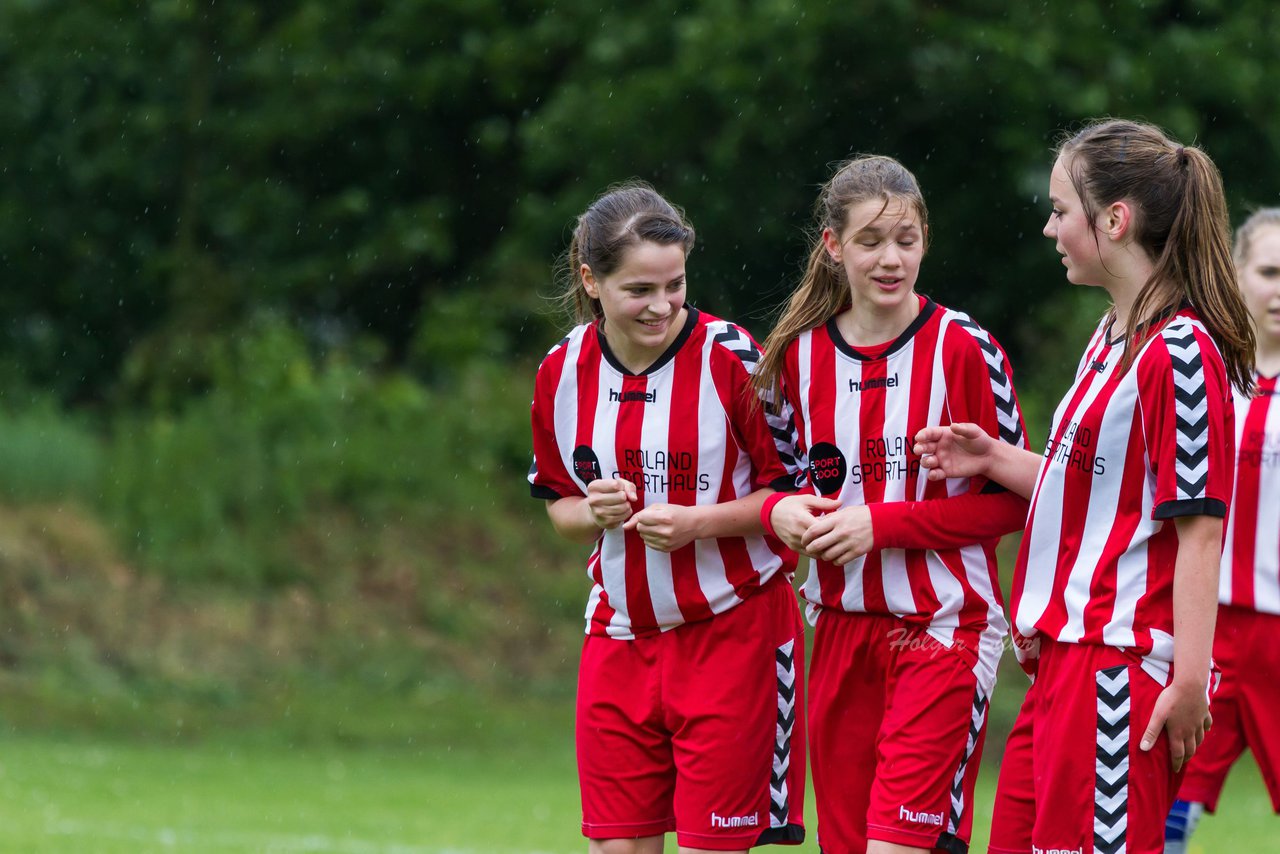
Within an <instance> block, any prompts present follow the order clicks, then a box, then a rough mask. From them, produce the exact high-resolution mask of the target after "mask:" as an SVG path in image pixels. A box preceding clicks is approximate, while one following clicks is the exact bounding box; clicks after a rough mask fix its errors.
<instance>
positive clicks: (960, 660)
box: [809, 610, 988, 854]
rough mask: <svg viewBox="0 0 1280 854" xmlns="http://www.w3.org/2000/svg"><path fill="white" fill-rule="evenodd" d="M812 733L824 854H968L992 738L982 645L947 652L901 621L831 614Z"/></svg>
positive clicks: (815, 678)
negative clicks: (871, 844) (981, 766)
mask: <svg viewBox="0 0 1280 854" xmlns="http://www.w3.org/2000/svg"><path fill="white" fill-rule="evenodd" d="M815 628H816V632H815V634H814V640H813V663H812V666H811V667H810V670H809V733H810V737H811V738H812V740H813V750H812V762H813V787H814V795H815V797H816V799H817V807H818V842H819V844H820V845H821V847H822V851H823V854H847V852H863V851H866V849H867V840H868V839H877V840H881V841H884V842H892V843H897V844H899V845H911V846H915V847H919V848H926V849H934V848H936V849H940V850H943V851H955V852H963V851H965V850H966V849H967V840H968V839H969V832H970V828H971V826H972V823H973V810H972V808H971V805H972V804H973V786H974V783H975V781H976V780H977V776H978V762H979V760H980V759H981V756H982V744H983V739H984V736H985V734H986V713H987V699H988V698H987V694H986V692H984V691H983V690H981V689H980V688H979V687H978V679H977V676H976V675H975V672H974V670H975V666H976V664H977V661H978V644H977V642H976V641H977V635H976V633H974V634H973V636H972V637H970V636H966V635H964V634H963V633H960V632H957V634H956V643H954V644H953V645H952V646H950V647H948V646H945V645H943V644H942V643H941V642H939V641H937V640H935V639H934V638H933V637H931V636H930V635H928V634H926V633H925V632H924V630H923V629H921V628H919V627H915V626H911V625H909V624H908V623H906V622H904V621H903V620H901V619H898V618H897V617H890V616H881V615H872V614H848V613H844V612H841V611H834V610H824V611H821V612H820V614H819V617H818V620H817V623H816V626H815Z"/></svg>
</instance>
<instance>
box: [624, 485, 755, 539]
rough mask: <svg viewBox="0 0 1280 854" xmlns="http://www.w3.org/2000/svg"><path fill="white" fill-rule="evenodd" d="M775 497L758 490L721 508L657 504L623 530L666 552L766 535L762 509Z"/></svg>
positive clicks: (633, 518) (631, 521)
mask: <svg viewBox="0 0 1280 854" xmlns="http://www.w3.org/2000/svg"><path fill="white" fill-rule="evenodd" d="M772 494H773V490H772V489H757V490H756V491H755V492H753V493H751V494H750V495H747V496H744V497H742V498H736V499H734V500H733V501H724V502H721V503H719V504H696V505H692V506H689V505H684V504H654V505H652V506H650V507H646V508H644V509H643V510H641V511H640V512H639V513H636V514H635V515H634V516H632V517H631V518H630V519H628V520H627V523H626V524H625V525H624V526H623V527H624V528H625V529H626V530H628V531H633V530H634V531H635V532H636V533H638V534H639V535H640V537H641V539H643V540H644V541H645V544H646V545H647V546H649V547H650V548H654V549H657V550H658V551H663V552H672V551H675V550H676V549H678V548H680V547H682V546H686V545H688V544H689V543H691V542H693V541H694V540H710V539H715V538H716V537H748V536H751V535H753V534H759V533H762V532H763V530H764V529H763V527H762V526H761V524H760V508H761V507H762V506H764V500H765V499H766V498H768V497H769V496H770V495H772Z"/></svg>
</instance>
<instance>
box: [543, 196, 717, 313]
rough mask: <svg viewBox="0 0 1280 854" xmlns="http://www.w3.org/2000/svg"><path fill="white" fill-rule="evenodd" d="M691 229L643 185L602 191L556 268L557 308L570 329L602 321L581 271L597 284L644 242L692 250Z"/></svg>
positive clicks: (581, 219) (580, 219)
mask: <svg viewBox="0 0 1280 854" xmlns="http://www.w3.org/2000/svg"><path fill="white" fill-rule="evenodd" d="M694 238H695V234H694V230H693V226H692V225H690V224H689V222H688V220H687V219H685V216H684V212H683V211H681V210H680V209H679V208H678V207H676V206H675V205H673V204H671V203H670V202H668V201H667V200H666V199H664V198H663V197H662V195H661V194H660V193H658V191H657V190H655V189H653V187H651V186H649V185H648V184H646V183H644V182H643V181H634V180H633V181H627V182H626V183H623V184H617V185H614V186H612V187H610V188H609V189H608V190H606V191H605V192H604V193H603V194H602V195H601V196H600V197H599V198H597V199H596V200H595V201H594V202H592V203H591V205H590V206H589V207H588V208H587V209H586V211H584V212H583V213H582V215H580V216H579V217H578V221H577V223H576V225H575V226H574V229H573V237H572V239H571V240H570V241H569V249H568V251H567V252H566V253H565V255H564V258H563V260H562V262H561V264H560V274H559V278H560V279H561V280H562V282H561V285H562V287H561V292H560V297H559V302H560V305H561V306H562V307H563V308H564V310H565V311H566V312H567V313H568V314H569V315H570V316H571V317H572V319H573V322H574V323H575V324H582V323H591V322H593V321H596V320H599V319H600V318H602V317H603V316H604V312H603V310H602V309H601V307H600V301H599V300H597V299H592V298H591V297H590V296H588V295H587V292H586V290H585V289H584V287H583V281H582V268H583V267H584V266H585V267H587V268H588V269H590V270H591V273H592V275H593V276H595V277H596V278H597V279H603V278H605V277H606V276H609V275H610V274H612V273H613V272H614V271H615V270H617V269H618V268H619V267H621V266H622V264H623V262H624V261H625V260H626V255H627V252H629V251H630V250H631V249H632V248H633V247H635V246H637V245H639V244H641V243H645V242H649V243H656V244H658V245H659V246H672V245H679V246H680V247H682V248H683V249H684V254H685V257H688V255H689V253H690V252H691V251H692V250H693V244H694Z"/></svg>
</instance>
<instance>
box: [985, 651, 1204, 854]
mask: <svg viewBox="0 0 1280 854" xmlns="http://www.w3.org/2000/svg"><path fill="white" fill-rule="evenodd" d="M1162 690H1164V686H1162V685H1161V684H1160V683H1159V682H1157V681H1156V680H1155V679H1153V678H1152V677H1151V676H1150V675H1148V674H1147V673H1146V672H1145V671H1144V670H1143V669H1142V660H1141V658H1140V657H1139V656H1137V655H1134V654H1133V653H1128V652H1124V651H1122V650H1119V649H1116V648H1114V647H1105V646H1091V645H1087V644H1074V643H1056V642H1054V641H1052V640H1049V639H1047V638H1043V639H1042V640H1041V644H1040V659H1039V667H1038V669H1037V671H1036V679H1035V682H1034V683H1032V685H1031V688H1030V690H1029V691H1027V697H1026V699H1025V700H1024V701H1023V703H1022V710H1021V711H1020V712H1019V713H1018V719H1017V722H1016V723H1015V724H1014V727H1013V731H1012V732H1011V733H1010V734H1009V741H1008V743H1007V744H1006V745H1005V750H1004V760H1003V762H1001V764H1000V782H999V784H998V786H997V787H996V802H995V811H994V814H993V815H992V819H991V847H990V848H989V849H988V850H989V851H991V852H996V854H1030V852H1032V851H1062V852H1090V851H1095V852H1098V854H1109V852H1116V851H1127V852H1128V854H1161V852H1163V851H1164V819H1165V815H1167V814H1168V812H1169V807H1171V806H1172V805H1173V798H1174V793H1175V792H1177V790H1178V781H1179V778H1180V777H1181V774H1180V773H1179V774H1174V773H1173V765H1172V762H1171V760H1170V758H1169V738H1168V736H1167V735H1166V734H1165V733H1164V732H1161V733H1160V737H1159V738H1158V739H1156V743H1155V746H1153V747H1152V748H1151V750H1149V751H1143V750H1140V749H1139V747H1138V744H1139V742H1140V741H1141V740H1142V733H1143V732H1144V731H1145V730H1146V728H1147V724H1148V723H1149V722H1150V720H1151V713H1152V711H1153V710H1154V708H1155V703H1156V698H1157V697H1158V696H1159V695H1160V692H1161V691H1162Z"/></svg>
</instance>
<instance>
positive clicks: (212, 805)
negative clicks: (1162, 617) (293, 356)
mask: <svg viewBox="0 0 1280 854" xmlns="http://www.w3.org/2000/svg"><path fill="white" fill-rule="evenodd" d="M480 714H481V715H483V713H482V712H481V713H480ZM561 717H562V716H561V715H560V714H559V713H558V712H555V713H550V714H544V713H542V712H539V711H534V712H531V713H530V714H529V716H528V717H527V718H526V719H525V720H524V721H523V723H522V722H521V721H519V720H508V721H506V722H505V723H502V724H500V725H497V726H494V725H492V724H491V721H489V720H488V719H483V718H481V719H478V720H477V721H476V723H475V727H474V729H473V730H472V732H471V733H469V734H468V733H466V732H461V731H459V732H454V733H450V734H449V735H450V742H451V744H449V745H448V746H445V745H443V744H439V743H436V744H433V745H432V746H430V747H427V746H419V747H416V748H415V747H412V746H410V747H405V748H403V749H392V748H386V747H379V748H367V747H366V748H360V747H351V746H346V747H343V746H333V747H323V746H314V745H313V746H306V747H297V748H290V747H286V746H281V745H271V744H262V743H253V742H252V741H250V742H246V743H230V742H228V743H221V742H218V743H214V742H210V743H204V744H198V745H153V744H152V745H148V744H137V743H129V742H102V741H93V740H89V739H82V738H76V737H69V738H63V739H59V738H53V737H47V736H45V737H26V736H7V737H3V738H0V850H2V851H6V852H8V851H12V852H76V854H79V852H105V854H114V852H119V853H120V854H125V852H129V854H144V852H173V851H181V852H239V851H243V852H344V853H345V854H382V852H385V854H583V852H585V851H586V845H585V843H584V842H583V840H582V839H581V837H580V836H579V835H578V832H577V820H578V812H577V811H578V802H577V788H576V782H575V776H574V774H575V772H574V763H573V754H572V742H571V739H570V738H569V731H568V730H567V729H564V730H561V729H560V724H561V723H562V721H561V720H559V719H560V718H561ZM530 736H536V737H530ZM432 741H434V739H432ZM993 787H994V775H993V774H988V775H987V776H986V777H985V778H984V780H983V785H982V789H981V792H980V795H979V802H978V808H979V811H980V813H979V816H978V820H977V823H976V824H977V826H978V827H979V828H980V833H979V835H978V838H977V839H975V840H974V842H975V845H974V847H973V850H974V851H983V850H984V847H985V833H982V832H981V829H984V828H985V826H986V823H987V821H988V820H989V812H990V804H991V797H992V791H993ZM809 805H810V829H811V831H812V827H813V824H812V796H810V798H809ZM765 850H769V849H765ZM772 850H776V851H783V850H787V851H795V852H806V854H812V852H816V851H817V850H818V849H817V845H816V844H815V843H814V842H813V840H812V832H811V833H810V841H809V842H807V843H806V844H805V845H803V846H801V847H799V848H790V849H780V848H774V849H772ZM1193 850H1195V851H1197V852H1200V854H1212V852H1232V854H1242V852H1268V851H1280V820H1278V819H1276V818H1275V817H1273V816H1272V815H1271V810H1270V805H1269V803H1268V801H1267V798H1266V794H1265V791H1264V790H1263V787H1262V784H1261V781H1260V779H1259V777H1258V773H1257V769H1256V767H1255V766H1254V765H1253V763H1252V761H1246V762H1244V763H1242V764H1241V765H1240V767H1238V768H1237V769H1236V770H1235V772H1234V774H1233V776H1232V778H1231V779H1230V780H1229V781H1228V786H1227V793H1226V795H1225V799H1224V806H1223V808H1222V812H1221V814H1220V815H1218V816H1216V817H1210V818H1207V819H1206V820H1205V821H1204V822H1203V823H1202V825H1201V829H1200V832H1199V833H1198V834H1197V839H1196V847H1195V848H1194V849H1193ZM668 851H674V844H669V845H668Z"/></svg>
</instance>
